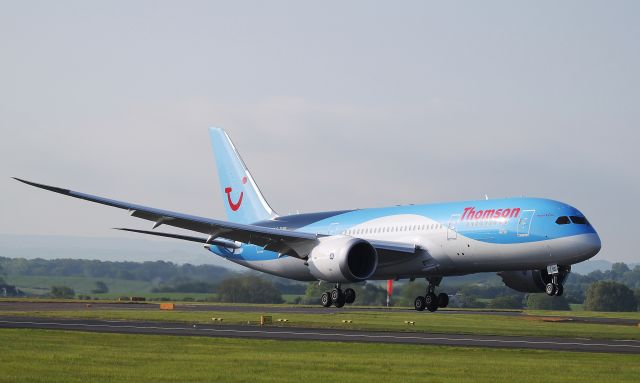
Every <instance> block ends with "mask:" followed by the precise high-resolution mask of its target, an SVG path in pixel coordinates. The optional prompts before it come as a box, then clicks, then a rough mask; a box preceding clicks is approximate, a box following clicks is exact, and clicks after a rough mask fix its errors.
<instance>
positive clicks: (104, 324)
mask: <svg viewBox="0 0 640 383" xmlns="http://www.w3.org/2000/svg"><path fill="white" fill-rule="evenodd" d="M0 328H27V329H49V330H67V331H85V332H86V331H89V332H101V333H122V334H146V335H172V336H205V337H223V338H251V339H272V340H286V341H330V342H364V343H395V344H414V345H439V346H462V347H497V348H518V349H536V350H550V351H580V352H597V353H625V354H640V341H636V340H602V339H580V338H543V337H529V336H527V337H525V336H487V335H467V334H464V335H458V334H433V333H419V332H383V331H357V330H336V329H318V328H298V327H277V326H270V325H265V326H257V325H246V326H238V325H204V324H187V323H177V322H148V321H107V320H89V319H53V318H42V317H10V316H0Z"/></svg>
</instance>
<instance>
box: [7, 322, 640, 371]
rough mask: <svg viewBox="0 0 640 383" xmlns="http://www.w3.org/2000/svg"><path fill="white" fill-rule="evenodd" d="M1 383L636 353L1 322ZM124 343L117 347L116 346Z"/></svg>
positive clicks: (495, 364)
mask: <svg viewBox="0 0 640 383" xmlns="http://www.w3.org/2000/svg"><path fill="white" fill-rule="evenodd" d="M0 344H1V345H3V347H2V374H1V375H0V380H1V381H3V382H50V381H58V382H70V383H73V382H82V383H84V382H142V381H153V382H154V383H161V382H172V383H174V382H216V381H220V382H296V383H298V382H300V381H303V382H305V383H311V382H362V381H365V382H366V381H398V382H491V383H495V382H514V381H518V382H520V383H527V382H539V381H545V382H580V383H583V382H585V381H589V382H590V381H604V382H613V381H615V382H636V381H637V377H638V374H640V356H638V355H620V354H595V353H573V352H549V351H535V350H518V349H491V348H462V347H444V346H423V345H392V344H364V343H338V342H305V341H273V340H247V339H223V338H205V337H177V336H156V335H128V334H99V333H84V332H67V331H49V330H30V329H2V330H0ZM125 350H126V351H125Z"/></svg>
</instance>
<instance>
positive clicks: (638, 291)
mask: <svg viewBox="0 0 640 383" xmlns="http://www.w3.org/2000/svg"><path fill="white" fill-rule="evenodd" d="M634 295H635V296H636V303H637V304H638V311H640V288H638V289H636V291H635V294H634Z"/></svg>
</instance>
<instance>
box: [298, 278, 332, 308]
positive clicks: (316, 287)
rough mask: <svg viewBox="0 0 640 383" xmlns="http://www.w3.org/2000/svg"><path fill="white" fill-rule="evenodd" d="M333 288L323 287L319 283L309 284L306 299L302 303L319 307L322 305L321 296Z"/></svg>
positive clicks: (305, 293)
mask: <svg viewBox="0 0 640 383" xmlns="http://www.w3.org/2000/svg"><path fill="white" fill-rule="evenodd" d="M330 289H331V288H330V287H329V285H323V284H320V283H318V282H309V284H307V290H306V291H305V292H304V297H303V298H302V300H301V301H300V303H303V304H305V305H318V304H320V296H321V295H322V293H324V292H325V291H329V290H330Z"/></svg>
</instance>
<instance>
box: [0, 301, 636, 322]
mask: <svg viewBox="0 0 640 383" xmlns="http://www.w3.org/2000/svg"><path fill="white" fill-rule="evenodd" d="M86 305H87V303H83V302H47V301H44V302H33V301H30V302H23V301H0V312H2V311H72V310H85V309H86ZM91 309H92V310H152V311H156V310H158V305H157V304H155V303H135V302H112V303H106V302H100V303H93V302H92V303H91ZM175 310H176V311H223V312H253V313H292V314H335V313H344V312H380V313H388V312H394V313H398V312H411V313H415V310H413V309H408V308H406V309H403V308H384V307H349V306H345V307H343V308H339V309H338V308H335V307H329V308H325V307H320V306H311V307H309V306H303V305H299V306H291V305H290V306H284V305H282V306H278V305H239V304H227V305H222V304H207V303H197V304H193V303H191V304H190V303H177V304H176V306H175ZM449 314H464V315H499V316H527V314H526V313H524V312H523V311H521V310H510V311H505V310H501V311H495V310H473V311H472V310H456V309H441V310H438V311H437V312H436V313H429V312H426V311H425V312H423V313H421V315H449ZM554 318H556V319H558V320H563V321H570V322H574V323H591V324H611V325H621V326H637V325H638V320H636V319H621V318H597V317H579V316H562V317H554Z"/></svg>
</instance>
